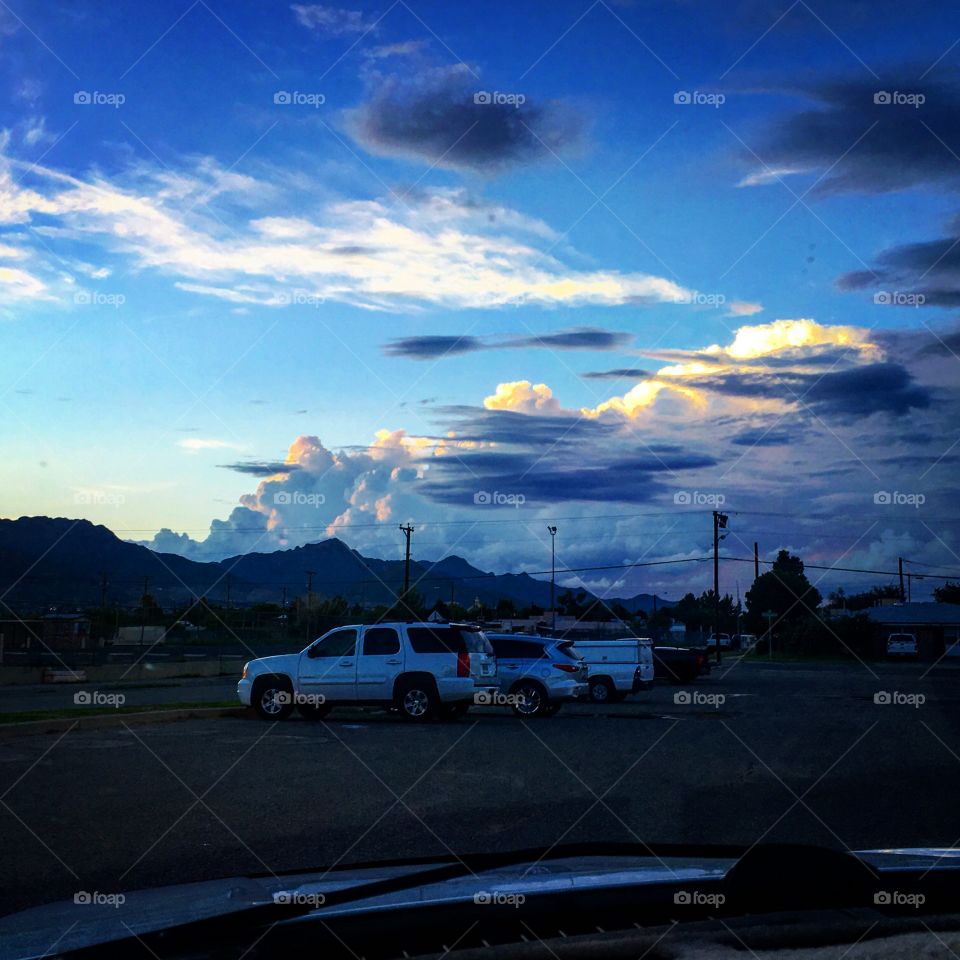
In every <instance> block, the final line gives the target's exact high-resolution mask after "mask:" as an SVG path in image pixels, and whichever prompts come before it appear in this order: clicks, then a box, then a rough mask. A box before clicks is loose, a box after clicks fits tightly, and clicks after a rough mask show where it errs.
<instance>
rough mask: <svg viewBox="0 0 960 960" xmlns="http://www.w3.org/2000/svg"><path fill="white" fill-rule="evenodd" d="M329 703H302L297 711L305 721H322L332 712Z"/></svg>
mask: <svg viewBox="0 0 960 960" xmlns="http://www.w3.org/2000/svg"><path fill="white" fill-rule="evenodd" d="M330 709H331V707H330V704H329V703H301V704H298V705H297V710H298V712H299V713H300V716H301V717H303V719H304V720H322V719H323V718H324V717H325V716H326V715H327V714H328V713H329V712H330Z"/></svg>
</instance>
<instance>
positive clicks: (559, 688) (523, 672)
mask: <svg viewBox="0 0 960 960" xmlns="http://www.w3.org/2000/svg"><path fill="white" fill-rule="evenodd" d="M486 636H487V639H488V640H489V641H490V644H491V646H492V647H493V652H494V653H495V654H496V657H497V679H498V682H499V693H500V697H511V698H513V699H511V700H507V701H503V702H506V703H509V705H510V707H511V709H512V710H513V712H514V713H515V714H516V715H517V716H518V717H540V716H552V715H553V714H555V713H556V712H557V711H558V710H559V709H560V707H561V706H563V704H564V703H565V702H567V701H568V700H579V699H585V698H586V696H587V693H588V687H587V665H586V664H585V663H584V661H583V659H582V657H581V654H580V652H579V651H578V650H577V649H575V648H574V645H573V641H572V640H556V639H552V638H550V637H534V636H519V635H517V634H512V633H488V634H487V635H486ZM494 702H495V703H496V702H497V700H494Z"/></svg>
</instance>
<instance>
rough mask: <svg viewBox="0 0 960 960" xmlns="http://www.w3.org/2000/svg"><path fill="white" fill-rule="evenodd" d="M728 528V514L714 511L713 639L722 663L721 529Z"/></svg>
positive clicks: (718, 661)
mask: <svg viewBox="0 0 960 960" xmlns="http://www.w3.org/2000/svg"><path fill="white" fill-rule="evenodd" d="M721 528H723V529H724V530H726V529H727V515H726V514H725V513H720V511H719V510H714V511H713V639H714V642H715V644H716V647H717V663H720V529H721Z"/></svg>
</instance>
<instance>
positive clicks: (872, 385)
mask: <svg viewBox="0 0 960 960" xmlns="http://www.w3.org/2000/svg"><path fill="white" fill-rule="evenodd" d="M684 382H685V383H687V384H688V385H690V386H696V387H699V388H700V389H702V390H709V391H712V392H714V393H720V394H726V395H728V396H738V397H763V398H768V399H778V400H782V401H783V402H784V403H793V404H797V405H798V406H799V408H800V409H801V411H802V410H803V409H804V408H806V409H809V410H812V411H813V412H814V413H815V414H817V415H819V416H825V417H831V418H846V419H850V418H859V417H867V416H870V414H872V413H889V414H892V415H894V416H900V415H902V414H905V413H906V412H907V411H908V410H910V409H911V408H914V409H925V408H927V407H929V406H930V402H931V393H930V390H929V389H928V388H927V387H924V386H921V385H918V384H916V383H914V378H913V376H912V374H911V373H910V372H909V371H908V370H907V369H906V367H904V366H903V365H902V364H899V363H871V364H868V365H866V366H862V367H855V368H852V369H850V370H838V371H833V372H830V373H826V374H822V375H821V374H816V373H783V374H778V375H774V376H771V375H769V374H765V373H726V374H723V375H720V376H713V377H699V378H692V379H689V380H685V381H684Z"/></svg>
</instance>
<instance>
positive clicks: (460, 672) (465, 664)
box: [457, 653, 470, 677]
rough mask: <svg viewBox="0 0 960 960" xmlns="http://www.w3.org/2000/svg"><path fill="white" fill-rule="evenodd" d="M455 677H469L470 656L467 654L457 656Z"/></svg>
mask: <svg viewBox="0 0 960 960" xmlns="http://www.w3.org/2000/svg"><path fill="white" fill-rule="evenodd" d="M457 676H458V677H469V676H470V654H469V653H458V654H457Z"/></svg>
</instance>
